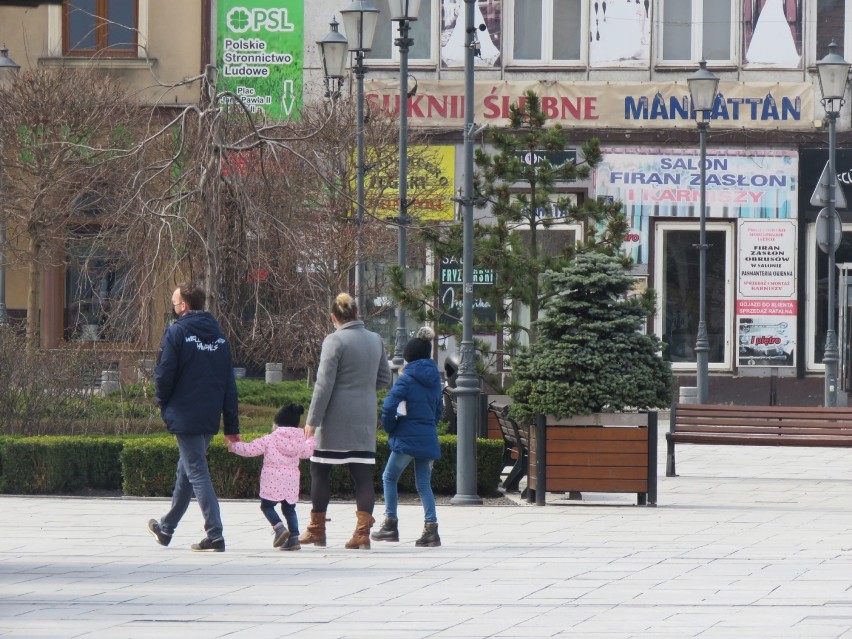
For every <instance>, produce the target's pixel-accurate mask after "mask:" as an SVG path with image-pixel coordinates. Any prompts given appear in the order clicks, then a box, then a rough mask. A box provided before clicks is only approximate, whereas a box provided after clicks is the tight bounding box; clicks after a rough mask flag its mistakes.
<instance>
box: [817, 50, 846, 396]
mask: <svg viewBox="0 0 852 639" xmlns="http://www.w3.org/2000/svg"><path fill="white" fill-rule="evenodd" d="M816 67H817V75H818V77H819V88H820V92H821V93H822V100H821V101H822V106H823V108H824V109H825V118H826V120H828V184H827V185H826V186H827V187H828V189H827V191H828V197H827V198H826V199H827V201H826V205H827V206H826V222H827V225H828V229H827V230H828V309H827V312H828V317H827V325H826V331H825V353H824V354H823V357H822V361H823V363H824V364H825V405H826V406H836V405H837V362H838V360H839V359H840V356H839V353H838V349H837V335H836V333H835V330H834V315H835V312H836V309H835V308H834V288H835V281H834V278H835V273H834V270H835V265H834V252H835V251H836V250H837V245H838V244H839V243H840V238H839V237H835V229H834V224H835V218H836V217H837V208H836V206H835V203H836V201H837V200H836V197H835V195H836V189H837V169H836V167H835V152H836V149H837V138H836V133H835V131H836V124H837V116H838V115H840V110H841V109H842V108H843V102H844V98H845V96H846V83H847V81H848V78H849V63H848V62H846V60H844V59H843V57H842V56H840V55H838V54H837V43H836V42H834V41H833V40H832V41H831V44H829V45H828V55H826V56H825V57H824V58H823V59H822V60H820V61H819V62H817V65H816Z"/></svg>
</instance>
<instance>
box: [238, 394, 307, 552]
mask: <svg viewBox="0 0 852 639" xmlns="http://www.w3.org/2000/svg"><path fill="white" fill-rule="evenodd" d="M304 412H305V409H304V407H303V406H300V405H299V404H287V406H285V407H284V408H282V409H281V410H279V411H278V413H277V414H276V415H275V421H274V424H273V427H274V430H273V431H272V432H271V433H270V434H269V435H265V436H263V437H261V438H260V439H255V440H254V441H252V442H233V443H230V442H229V443H228V450H230V451H231V452H232V453H236V454H237V455H240V456H241V457H258V456H259V455H263V469H262V470H261V471H260V510H261V511H262V512H263V514H264V516H265V517H266V519H267V520H268V521H269V523H270V524H272V529H273V534H274V535H275V537H274V539H273V541H272V545H273V546H274V547H275V548H281V550H299V549H300V548H301V547H302V546H301V545H300V544H299V519H298V517H297V516H296V502H297V501H299V460H300V459H307V458H308V457H310V456H311V454H312V453H313V452H314V446H315V445H316V440H315V439H314V438H313V437H308V438H305V431H304V430H302V429H301V428H299V421H300V416H301V415H302V413H304ZM276 504H281V512H282V513H283V514H284V519H286V520H287V526H286V527H285V526H284V523H283V522H282V521H281V518H280V517H279V516H278V513H277V512H275V505H276Z"/></svg>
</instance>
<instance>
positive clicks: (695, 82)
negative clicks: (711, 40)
mask: <svg viewBox="0 0 852 639" xmlns="http://www.w3.org/2000/svg"><path fill="white" fill-rule="evenodd" d="M686 82H687V85H688V86H689V96H690V101H691V103H692V110H693V112H694V113H695V119H696V122H697V125H698V139H699V146H700V159H699V162H700V173H701V187H700V196H699V204H698V206H699V210H698V216H699V217H698V219H699V235H698V247H697V248H698V333H697V335H696V340H695V364H696V384H695V385H696V387H697V391H696V395H697V402H698V403H699V404H706V403H707V377H708V368H709V358H710V340H709V338H708V335H707V305H706V300H707V249H708V248H709V247H708V244H707V204H706V197H707V166H706V164H707V129H708V128H709V126H710V123H709V120H710V112H711V111H712V110H713V104H714V103H715V102H716V93H717V91H718V88H719V78H717V77H716V76H715V75H713V74H712V73H711V72H710V71H708V70H707V62H706V61H705V60H702V61H701V62H699V64H698V71H696V72H695V73H693V74H692V75H691V76H689V77H688V78H687V79H686Z"/></svg>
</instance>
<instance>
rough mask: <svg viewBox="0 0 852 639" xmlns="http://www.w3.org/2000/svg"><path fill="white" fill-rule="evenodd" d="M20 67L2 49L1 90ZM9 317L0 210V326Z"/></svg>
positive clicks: (0, 191)
mask: <svg viewBox="0 0 852 639" xmlns="http://www.w3.org/2000/svg"><path fill="white" fill-rule="evenodd" d="M20 68H21V67H20V65H18V64H16V63H15V61H14V60H12V58H10V57H9V49H7V48H6V47H5V46H4V47H3V48H0V90H2V89H4V88H5V85H6V83H7V82H8V81H9V80H10V79H11V78H12V76H14V75H15V74H16V73H17V72H18V69H20ZM2 150H3V148H2V146H0V208H2V207H3V206H4V205H5V197H6V171H5V170H4V167H3V153H2ZM8 321H9V317H8V315H7V314H6V216H5V214H4V212H3V211H2V210H0V324H6V323H8Z"/></svg>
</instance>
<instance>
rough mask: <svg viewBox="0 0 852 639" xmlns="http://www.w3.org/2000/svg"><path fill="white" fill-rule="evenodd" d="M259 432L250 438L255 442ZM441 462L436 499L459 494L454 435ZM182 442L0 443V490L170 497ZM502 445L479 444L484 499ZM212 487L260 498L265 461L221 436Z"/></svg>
mask: <svg viewBox="0 0 852 639" xmlns="http://www.w3.org/2000/svg"><path fill="white" fill-rule="evenodd" d="M259 436H261V435H260V434H254V435H247V436H245V439H246V441H250V440H251V439H254V438H255V437H259ZM439 439H440V445H441V454H442V456H443V457H442V459H440V460H438V461H436V462H435V467H434V469H433V472H432V487H433V489H434V491H435V492H436V493H438V494H454V493H455V492H456V437H455V436H454V435H442V436H441V437H440V438H439ZM389 452H390V451H389V449H388V444H387V437H386V436H385V435H384V434H383V433H380V434H379V436H378V441H377V447H376V466H375V484H376V490H377V491H378V492H379V493H381V491H382V478H381V474H382V470H383V469H384V466H385V463H386V462H387V458H388V455H389ZM177 458H178V448H177V444H176V442H175V440H174V438H172V437H144V438H142V437H134V438H129V437H118V436H111V437H88V436H77V437H73V436H41V437H21V438H18V437H2V438H0V490H2V491H3V492H5V493H14V494H34V493H44V494H62V493H75V492H80V491H84V490H91V489H100V490H121V491H122V492H123V494H125V495H133V496H146V497H154V496H157V497H168V496H170V495H171V494H172V488H173V487H174V480H175V464H176V463H177ZM502 458H503V442H502V441H499V440H489V439H480V440H478V445H477V487H478V491H479V492H480V493H481V494H483V495H493V494H495V493H496V492H497V485H498V483H499V481H500V472H501V471H502ZM208 460H209V463H210V472H211V476H212V479H213V485H214V486H215V487H216V491H217V493H218V494H219V496H220V497H223V498H253V497H256V496H257V490H258V482H259V477H260V468H261V458H260V457H256V458H245V457H239V456H237V455H234V454H232V453H229V452H228V449H227V448H226V446H225V441H224V438H223V437H222V436H221V435H218V436H217V437H215V438H214V440H213V444H211V446H210V449H209V451H208ZM331 479H332V492H333V493H334V494H338V495H343V494H351V492H352V486H351V481H350V478H349V473H348V471H347V468H346V467H345V466H341V467H339V468H335V469H334V470H333V472H332V474H331ZM310 481H311V479H310V472H309V470H308V462H307V460H305V461H303V462H302V485H301V489H302V493H303V494H307V493H309V492H310ZM400 490H401V491H403V492H414V491H415V488H414V470H413V467H410V468H408V469H406V471H405V472H404V473H403V475H402V477H401V478H400Z"/></svg>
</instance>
